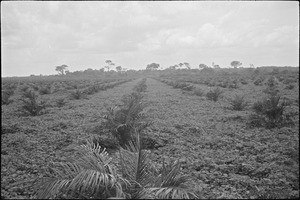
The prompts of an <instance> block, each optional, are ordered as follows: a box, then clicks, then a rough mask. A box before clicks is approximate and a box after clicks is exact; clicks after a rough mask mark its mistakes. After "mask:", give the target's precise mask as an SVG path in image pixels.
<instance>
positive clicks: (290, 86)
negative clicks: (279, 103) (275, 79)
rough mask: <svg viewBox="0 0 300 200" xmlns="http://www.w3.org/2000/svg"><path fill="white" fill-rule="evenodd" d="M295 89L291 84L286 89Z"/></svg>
mask: <svg viewBox="0 0 300 200" xmlns="http://www.w3.org/2000/svg"><path fill="white" fill-rule="evenodd" d="M294 87H295V85H292V84H289V85H287V86H286V87H285V89H288V90H292V89H294Z"/></svg>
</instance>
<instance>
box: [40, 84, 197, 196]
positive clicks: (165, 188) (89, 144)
mask: <svg viewBox="0 0 300 200" xmlns="http://www.w3.org/2000/svg"><path fill="white" fill-rule="evenodd" d="M145 82H146V79H142V80H141V81H140V82H139V83H138V84H137V86H136V87H135V88H134V91H133V92H132V93H131V94H130V95H126V96H125V97H124V98H123V105H121V106H117V107H115V108H114V109H109V110H110V111H109V112H108V113H107V115H106V116H105V119H106V124H107V126H108V127H110V131H111V132H112V135H113V136H114V137H115V138H116V139H117V140H118V142H119V147H118V151H117V154H118V163H117V164H113V163H112V158H111V156H110V155H109V154H108V153H107V151H106V149H105V148H103V147H101V145H99V143H95V142H94V141H93V140H87V141H86V144H83V145H81V146H74V147H72V149H73V151H74V155H75V156H74V158H72V159H71V160H70V161H69V162H67V163H59V164H58V165H57V168H55V169H53V170H54V171H55V175H54V176H53V177H49V178H44V179H42V180H40V181H38V182H36V185H35V189H36V191H37V198H84V199H85V198H87V199H90V198H96V199H105V198H110V199H114V198H118V199H119V198H121V199H128V198H129V199H144V198H147V199H153V198H154V199H155V198H171V199H174V198H176V199H177V198H180V199H182V198H185V199H188V198H197V195H196V194H195V193H193V192H192V191H191V190H189V188H188V181H189V178H188V177H187V176H183V175H181V174H180V163H179V162H178V161H175V162H170V163H165V162H164V161H163V165H162V167H161V168H158V167H156V166H155V164H154V163H153V162H151V158H150V153H149V151H147V150H145V149H144V147H143V143H142V140H143V139H145V136H144V135H143V129H145V127H147V126H148V125H149V123H147V122H145V120H146V119H145V116H143V114H142V111H143V108H144V106H143V103H142V102H141V101H142V98H143V93H144V92H145V91H146V88H147V85H146V83H145Z"/></svg>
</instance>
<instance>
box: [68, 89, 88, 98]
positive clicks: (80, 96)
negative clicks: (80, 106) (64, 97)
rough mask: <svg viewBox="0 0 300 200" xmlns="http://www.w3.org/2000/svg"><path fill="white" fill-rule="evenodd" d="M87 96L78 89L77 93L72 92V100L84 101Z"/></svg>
mask: <svg viewBox="0 0 300 200" xmlns="http://www.w3.org/2000/svg"><path fill="white" fill-rule="evenodd" d="M85 97H86V96H85V94H84V93H83V92H82V91H81V90H79V89H76V90H75V91H72V92H71V94H70V98H71V99H82V98H85Z"/></svg>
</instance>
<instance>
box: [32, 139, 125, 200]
mask: <svg viewBox="0 0 300 200" xmlns="http://www.w3.org/2000/svg"><path fill="white" fill-rule="evenodd" d="M75 150H76V152H77V153H78V154H79V157H78V158H77V159H73V160H72V162H68V163H60V168H59V169H55V170H54V171H55V172H56V177H55V178H47V179H46V181H44V182H43V183H42V184H41V185H40V186H38V187H36V189H37V190H38V194H37V198H41V199H45V198H59V197H61V196H66V197H67V198H72V197H73V198H74V197H78V196H79V197H81V198H109V197H111V196H114V197H123V198H124V197H125V196H124V192H123V190H122V185H126V184H128V181H126V180H125V179H123V178H122V177H121V176H119V175H118V174H117V173H116V170H115V168H114V166H113V165H112V164H110V161H111V158H110V157H109V156H108V153H107V152H106V150H105V149H102V148H101V147H100V146H99V145H95V144H93V143H92V142H89V141H87V144H86V145H81V146H79V147H77V148H75Z"/></svg>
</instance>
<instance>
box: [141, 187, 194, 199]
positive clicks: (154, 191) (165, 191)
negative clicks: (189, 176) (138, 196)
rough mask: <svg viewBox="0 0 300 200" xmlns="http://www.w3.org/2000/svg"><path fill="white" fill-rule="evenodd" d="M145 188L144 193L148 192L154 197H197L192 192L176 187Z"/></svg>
mask: <svg viewBox="0 0 300 200" xmlns="http://www.w3.org/2000/svg"><path fill="white" fill-rule="evenodd" d="M145 190H146V191H145V192H144V193H145V194H148V195H149V194H150V197H152V198H155V199H190V198H196V197H197V196H196V195H195V194H194V193H192V192H189V191H187V190H185V189H182V188H178V187H154V188H146V189H145ZM145 197H146V196H145Z"/></svg>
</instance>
